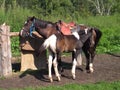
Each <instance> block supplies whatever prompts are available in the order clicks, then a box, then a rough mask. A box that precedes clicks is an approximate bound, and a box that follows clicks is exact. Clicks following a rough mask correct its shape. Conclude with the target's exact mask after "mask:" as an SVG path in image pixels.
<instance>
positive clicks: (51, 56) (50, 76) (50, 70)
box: [48, 51, 53, 82]
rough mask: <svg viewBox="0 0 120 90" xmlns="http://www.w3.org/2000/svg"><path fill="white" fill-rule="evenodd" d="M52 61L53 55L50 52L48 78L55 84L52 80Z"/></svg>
mask: <svg viewBox="0 0 120 90" xmlns="http://www.w3.org/2000/svg"><path fill="white" fill-rule="evenodd" d="M52 60H53V53H52V52H50V51H49V58H48V77H49V79H50V82H53V79H52Z"/></svg>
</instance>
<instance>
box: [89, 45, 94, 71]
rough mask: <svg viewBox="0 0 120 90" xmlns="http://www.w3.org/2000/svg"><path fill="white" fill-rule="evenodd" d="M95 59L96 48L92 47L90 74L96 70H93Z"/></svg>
mask: <svg viewBox="0 0 120 90" xmlns="http://www.w3.org/2000/svg"><path fill="white" fill-rule="evenodd" d="M94 57H95V48H94V47H90V64H89V71H90V73H92V72H93V71H94V69H93V60H94Z"/></svg>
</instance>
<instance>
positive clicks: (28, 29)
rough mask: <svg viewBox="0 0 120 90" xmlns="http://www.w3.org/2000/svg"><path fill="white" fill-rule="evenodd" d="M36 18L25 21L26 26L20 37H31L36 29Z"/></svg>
mask: <svg viewBox="0 0 120 90" xmlns="http://www.w3.org/2000/svg"><path fill="white" fill-rule="evenodd" d="M34 24H35V17H34V16H33V17H28V18H27V20H26V21H25V24H24V25H23V27H22V30H21V31H20V36H21V37H26V36H29V35H31V33H32V31H33V29H34V28H35V26H34Z"/></svg>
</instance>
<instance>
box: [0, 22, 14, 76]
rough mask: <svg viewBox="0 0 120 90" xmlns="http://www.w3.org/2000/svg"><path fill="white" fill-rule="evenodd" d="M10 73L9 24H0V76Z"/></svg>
mask: <svg viewBox="0 0 120 90" xmlns="http://www.w3.org/2000/svg"><path fill="white" fill-rule="evenodd" d="M11 74H12V65H11V44H10V26H8V25H6V24H3V25H1V26H0V76H9V75H11Z"/></svg>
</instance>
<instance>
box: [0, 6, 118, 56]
mask: <svg viewBox="0 0 120 90" xmlns="http://www.w3.org/2000/svg"><path fill="white" fill-rule="evenodd" d="M28 16H36V17H38V18H40V19H43V20H47V21H52V22H56V21H58V20H59V19H61V20H63V21H65V22H70V21H71V20H73V21H74V22H76V23H77V24H86V25H88V26H91V27H97V28H99V29H100V30H101V31H102V33H103V35H102V38H101V40H100V42H99V45H98V47H97V52H98V53H106V52H112V53H116V52H117V53H120V22H119V21H120V17H119V15H117V14H116V15H114V16H88V17H81V16H79V17H77V18H78V19H74V18H72V17H71V18H72V19H68V18H65V17H64V16H60V15H59V16H58V17H55V16H53V15H48V16H46V17H45V16H42V14H37V13H35V12H33V11H31V10H29V9H27V8H22V7H20V6H19V5H14V7H13V8H11V7H9V9H8V11H5V9H4V7H3V8H0V24H3V23H4V22H6V23H7V24H8V25H10V29H11V32H19V31H20V30H21V28H22V26H23V24H24V22H25V20H26V19H27V17H28ZM11 41H12V42H11V46H12V56H18V55H20V52H19V38H18V37H15V38H12V39H11Z"/></svg>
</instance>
